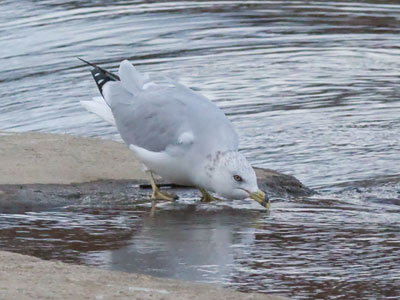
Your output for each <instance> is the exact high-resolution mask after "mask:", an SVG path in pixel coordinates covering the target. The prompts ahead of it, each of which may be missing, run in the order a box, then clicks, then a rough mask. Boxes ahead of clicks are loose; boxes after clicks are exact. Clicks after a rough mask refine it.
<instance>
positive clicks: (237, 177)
mask: <svg viewBox="0 0 400 300" xmlns="http://www.w3.org/2000/svg"><path fill="white" fill-rule="evenodd" d="M233 179H235V181H237V182H241V181H243V178H242V177H240V176H239V175H233Z"/></svg>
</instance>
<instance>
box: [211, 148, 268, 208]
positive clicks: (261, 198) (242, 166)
mask: <svg viewBox="0 0 400 300" xmlns="http://www.w3.org/2000/svg"><path fill="white" fill-rule="evenodd" d="M206 171H207V176H208V179H209V180H208V184H209V185H210V187H209V190H212V191H214V192H215V193H217V194H218V195H219V196H222V197H224V198H227V199H236V200H239V199H245V198H248V197H250V198H252V199H254V200H256V201H257V202H258V203H260V204H261V205H263V206H266V205H267V198H266V196H265V193H264V192H262V191H261V190H260V189H259V188H258V185H257V177H256V173H255V172H254V169H253V168H252V166H251V165H250V164H249V162H248V161H247V159H246V158H245V157H244V156H243V155H242V154H240V153H239V152H237V151H227V152H217V153H216V154H215V155H210V156H209V157H208V163H207V165H206Z"/></svg>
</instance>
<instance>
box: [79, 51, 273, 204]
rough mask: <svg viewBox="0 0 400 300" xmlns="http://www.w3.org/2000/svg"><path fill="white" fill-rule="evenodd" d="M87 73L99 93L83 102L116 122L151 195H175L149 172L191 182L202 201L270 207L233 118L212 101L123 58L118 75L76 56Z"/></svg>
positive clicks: (90, 109) (105, 117) (166, 197)
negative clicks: (152, 75)
mask: <svg viewBox="0 0 400 300" xmlns="http://www.w3.org/2000/svg"><path fill="white" fill-rule="evenodd" d="M80 60H81V61H83V62H85V63H86V64H88V65H90V66H91V67H92V69H91V73H92V76H93V78H94V80H95V82H96V84H97V87H98V89H99V91H100V94H101V97H95V98H93V100H91V101H81V104H82V105H83V106H84V107H85V108H86V109H87V110H88V111H90V112H92V113H94V114H96V115H98V116H99V117H100V118H102V119H104V120H105V121H107V122H108V123H110V124H112V125H115V126H116V127H117V129H118V132H119V133H120V135H121V137H122V139H123V141H124V142H125V143H126V144H127V145H128V147H129V149H130V150H132V151H133V152H134V154H135V155H136V157H137V158H138V159H139V160H140V161H141V162H142V164H143V166H144V170H145V172H146V174H147V175H148V178H149V181H150V184H151V187H152V195H151V198H152V199H163V200H175V199H177V198H178V197H177V196H176V195H174V194H169V193H166V192H162V191H160V189H159V187H158V186H157V184H156V182H155V180H154V177H153V174H154V173H155V174H157V175H159V176H161V177H162V178H164V179H165V180H167V181H169V182H171V183H175V184H179V185H183V186H194V187H196V188H198V189H199V190H200V192H201V194H202V201H204V202H210V201H214V200H220V199H218V198H216V197H214V196H212V194H210V192H212V193H215V194H217V195H218V196H220V197H223V198H225V199H231V200H236V199H237V200H241V199H245V198H248V197H250V198H252V199H254V200H255V201H257V202H258V203H260V204H261V205H262V206H264V207H269V200H268V197H267V196H266V194H265V193H264V192H263V191H261V190H260V189H259V188H258V185H257V178H256V174H255V172H254V169H253V168H252V167H251V165H250V164H249V162H248V161H247V159H246V158H245V157H244V156H243V155H242V154H241V153H239V151H238V144H239V141H238V140H239V139H238V135H237V133H236V131H235V128H234V127H233V125H232V123H231V122H230V121H229V119H228V118H227V117H226V116H225V114H224V113H223V112H222V110H220V109H219V108H218V107H217V106H216V105H215V104H214V103H213V102H211V101H210V100H209V99H208V98H206V97H204V96H202V95H200V94H198V93H196V92H194V91H193V90H191V89H189V88H187V87H185V86H184V85H182V84H180V83H177V82H174V81H172V80H169V82H168V83H156V82H154V81H152V80H150V78H149V77H148V76H144V75H142V74H140V73H139V72H138V71H137V70H136V68H135V67H134V66H133V65H132V64H131V63H130V62H129V61H127V60H124V61H122V62H121V64H120V66H119V71H118V74H119V76H118V75H116V74H113V73H111V72H109V71H107V70H105V69H104V68H102V67H99V66H98V65H96V64H93V63H91V62H88V61H86V60H83V59H80Z"/></svg>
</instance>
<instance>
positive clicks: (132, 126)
mask: <svg viewBox="0 0 400 300" xmlns="http://www.w3.org/2000/svg"><path fill="white" fill-rule="evenodd" d="M106 97H107V102H108V103H109V104H110V107H111V110H112V112H113V115H114V118H115V120H116V124H117V127H118V131H119V133H120V134H121V137H122V139H123V140H124V141H125V142H126V143H127V144H133V145H136V146H139V147H141V148H144V149H147V150H149V151H154V152H160V151H163V150H165V149H166V148H167V147H169V146H172V145H178V144H179V143H180V142H181V141H180V137H181V136H182V134H184V133H191V134H192V135H193V136H194V139H195V141H196V142H198V143H203V144H208V145H218V146H219V148H227V149H232V150H237V144H238V138H237V134H236V132H235V130H234V128H233V126H232V124H231V123H230V121H229V120H228V119H227V118H226V116H225V115H224V113H223V112H222V111H221V110H220V109H219V108H218V107H217V106H215V105H214V104H213V103H212V102H211V101H209V100H208V99H207V98H205V97H203V96H201V95H199V94H197V93H195V92H193V91H192V90H190V89H188V88H185V87H184V86H181V85H179V84H175V85H174V86H165V85H164V86H162V85H158V86H153V87H152V88H149V89H146V90H142V91H141V92H139V93H137V94H135V95H133V94H131V93H130V92H128V91H126V90H125V89H124V88H123V87H122V85H121V84H120V83H119V82H112V83H111V82H110V83H107V86H106ZM109 100H110V101H109ZM221 150H222V149H221Z"/></svg>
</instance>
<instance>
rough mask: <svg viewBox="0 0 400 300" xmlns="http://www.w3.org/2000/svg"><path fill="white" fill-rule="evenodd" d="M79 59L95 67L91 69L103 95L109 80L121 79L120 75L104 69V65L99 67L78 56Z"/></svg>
mask: <svg viewBox="0 0 400 300" xmlns="http://www.w3.org/2000/svg"><path fill="white" fill-rule="evenodd" d="M77 59H79V60H81V61H82V62H84V63H85V64H87V65H89V66H91V67H93V69H92V70H91V71H90V72H91V73H92V76H93V79H94V81H95V82H96V84H97V87H98V88H99V91H100V93H101V94H102V95H103V86H104V85H105V84H106V83H107V82H109V81H119V80H120V79H119V77H118V75H115V74H113V73H111V72H109V71H107V70H106V69H103V68H102V67H99V66H98V65H96V64H94V63H91V62H88V61H87V60H84V59H83V58H80V57H77Z"/></svg>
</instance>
